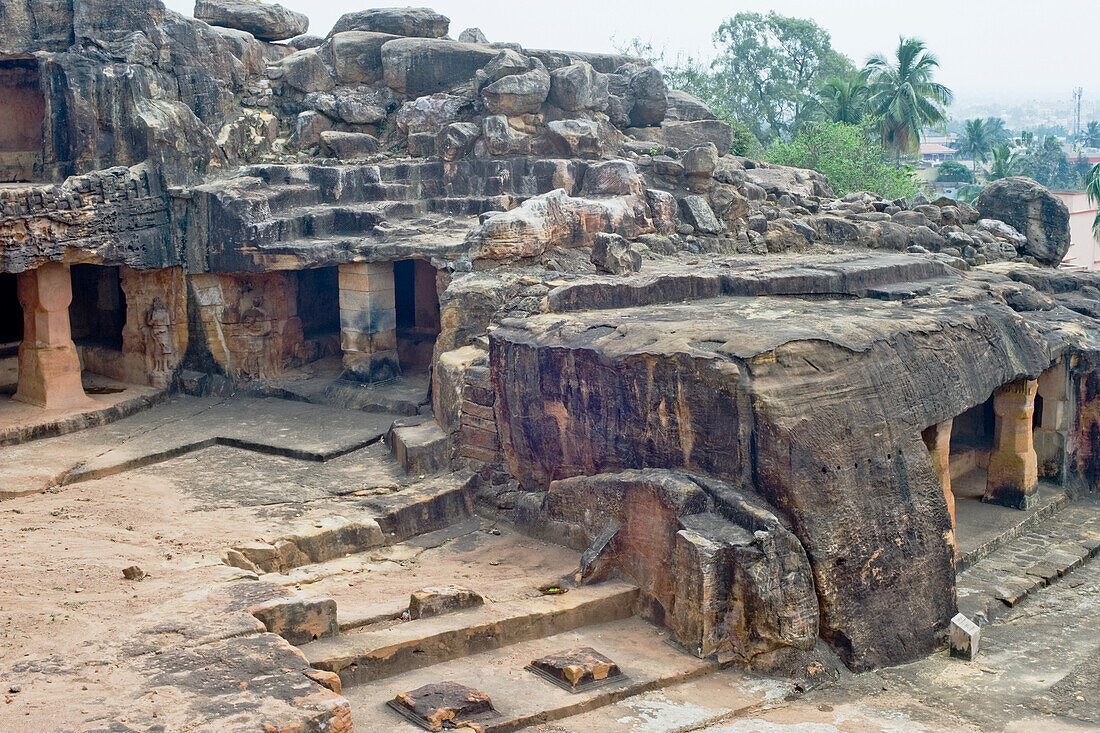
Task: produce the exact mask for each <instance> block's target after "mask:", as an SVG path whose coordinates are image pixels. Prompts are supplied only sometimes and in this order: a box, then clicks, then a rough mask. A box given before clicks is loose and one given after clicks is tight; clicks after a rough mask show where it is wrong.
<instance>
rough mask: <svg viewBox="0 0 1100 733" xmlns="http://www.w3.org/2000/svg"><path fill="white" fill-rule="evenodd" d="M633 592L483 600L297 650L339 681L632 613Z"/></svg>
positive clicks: (593, 588)
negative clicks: (462, 608) (475, 605)
mask: <svg viewBox="0 0 1100 733" xmlns="http://www.w3.org/2000/svg"><path fill="white" fill-rule="evenodd" d="M637 598H638V588H637V587H636V586H634V585H632V584H630V583H625V582H622V581H608V582H606V583H601V584H599V585H590V586H584V587H581V588H576V589H573V590H570V591H569V592H567V593H563V594H560V595H539V596H537V597H534V598H523V599H518V600H514V601H506V602H503V603H489V604H486V605H484V606H480V607H478V608H475V609H471V610H469V611H462V612H459V613H452V614H447V615H443V616H435V617H431V618H426V619H418V620H415V621H408V622H406V623H403V624H400V625H398V626H392V627H390V628H386V629H384V630H380V631H370V630H365V631H361V632H358V633H351V634H341V635H338V636H335V637H331V638H327V639H321V640H319V641H316V642H312V643H309V644H305V645H303V646H301V647H300V650H301V651H302V653H303V654H305V655H306V658H307V659H308V660H309V663H310V664H311V665H312V666H313V667H315V668H317V669H323V670H326V671H329V672H335V673H337V674H339V675H340V679H341V681H342V682H343V684H344V685H345V686H351V685H357V684H362V683H365V682H371V681H374V680H379V679H383V678H386V677H392V676H393V675H396V674H400V673H402V672H408V671H410V670H415V669H420V668H423V667H428V666H431V665H433V664H439V663H441V662H446V661H450V660H453V659H459V658H461V657H466V656H469V655H471V654H477V653H479V652H483V651H487V650H491V649H499V648H501V647H505V646H508V645H510V644H516V643H518V642H523V641H530V640H533V639H541V638H543V637H546V636H552V635H554V634H560V633H563V632H566V631H572V630H574V629H578V628H581V627H584V626H591V625H593V624H599V623H604V622H607V621H616V620H619V619H625V618H629V617H630V616H632V615H633V614H634V606H635V602H636V601H637ZM549 651H555V650H553V649H551V650H549ZM383 701H384V700H383ZM364 730H378V729H372V728H365V729H364ZM382 730H384V728H383V729H382Z"/></svg>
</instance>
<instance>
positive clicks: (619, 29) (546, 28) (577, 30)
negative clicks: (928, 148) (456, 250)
mask: <svg viewBox="0 0 1100 733" xmlns="http://www.w3.org/2000/svg"><path fill="white" fill-rule="evenodd" d="M166 3H167V5H168V6H169V7H171V8H172V9H173V10H177V11H179V12H181V13H184V14H185V15H190V14H191V11H192V9H193V8H194V4H193V2H191V1H190V0H166ZM282 4H283V5H285V6H286V7H289V8H291V9H293V10H297V11H299V12H303V13H305V14H306V15H308V16H309V17H310V20H311V27H310V32H311V33H315V34H317V35H322V36H323V35H325V34H326V33H327V32H328V30H329V28H331V27H332V25H333V23H335V22H336V19H337V18H339V17H340V15H342V14H343V13H346V12H350V11H353V10H360V9H363V8H369V7H378V6H383V5H385V4H387V3H385V0H380V1H379V2H377V3H375V4H370V3H348V2H346V1H344V2H338V1H337V0H282ZM393 4H395V5H396V4H400V3H399V2H398V3H393ZM410 4H426V5H428V6H429V7H433V8H434V9H435V10H437V11H439V12H440V13H443V14H444V15H446V16H447V17H449V18H450V19H451V35H452V36H453V37H457V35H458V33H460V32H461V31H462V30H463V29H465V28H468V27H470V26H477V27H479V28H481V29H482V30H483V31H484V32H485V34H486V36H488V38H489V40H491V41H516V42H519V43H521V44H523V45H524V46H527V47H530V48H558V49H567V50H584V51H610V50H613V44H612V42H611V38H612V37H614V38H615V39H616V40H622V41H626V40H628V39H630V38H632V37H634V36H638V37H641V38H643V39H646V40H651V41H652V42H653V44H654V45H655V46H658V47H661V46H664V47H666V48H667V49H669V50H671V51H673V52H675V51H678V50H683V51H685V52H687V53H689V54H693V55H708V54H709V53H710V51H711V48H712V46H711V41H710V38H711V34H712V33H713V32H714V30H715V28H717V27H718V25H719V24H720V23H721V22H722V20H723V19H724V18H727V17H729V16H732V15H734V14H735V13H737V12H739V11H742V10H751V11H758V12H766V11H768V10H775V11H776V12H779V13H782V14H784V15H793V16H798V17H804V18H805V17H808V18H813V19H815V20H816V21H817V22H818V23H820V24H821V25H822V26H824V27H825V28H826V29H828V30H829V32H830V33H832V36H833V46H834V47H835V48H837V49H838V50H840V51H842V52H843V53H846V54H848V55H849V56H850V57H852V58H853V59H854V60H855V61H856V62H857V63H862V62H863V61H864V60H865V59H866V57H867V56H868V55H870V54H871V53H875V52H879V51H882V52H885V51H888V50H890V48H891V47H892V46H894V45H896V43H897V36H898V35H899V34H905V35H912V36H917V37H919V38H922V39H924V40H925V41H926V42H927V43H928V44H929V45H930V46H931V48H932V49H933V50H934V51H935V52H936V53H937V54H938V55H939V57H940V61H941V64H942V74H941V77H940V78H941V80H942V81H943V82H945V83H946V84H948V85H949V86H950V87H952V88H953V89H954V90H955V91H956V93H958V94H959V95H960V96H963V97H974V96H987V95H988V96H999V97H1007V98H1010V99H1021V100H1022V99H1024V98H1029V97H1043V98H1062V99H1065V98H1068V97H1069V94H1070V90H1071V89H1072V88H1073V87H1074V86H1078V85H1079V86H1082V87H1084V88H1085V96H1086V97H1091V98H1092V99H1097V98H1100V60H1098V56H1097V53H1096V49H1097V47H1098V44H1100V38H1098V34H1100V1H1098V0H918V2H904V3H903V2H898V1H897V0H772V1H770V2H769V1H767V0H762V1H758V2H738V1H737V0H732V1H726V2H716V1H715V0H659V1H655V0H541V1H540V0H534V1H532V0H522V1H519V0H435V2H425V3H416V2H415V0H414V2H413V3H410Z"/></svg>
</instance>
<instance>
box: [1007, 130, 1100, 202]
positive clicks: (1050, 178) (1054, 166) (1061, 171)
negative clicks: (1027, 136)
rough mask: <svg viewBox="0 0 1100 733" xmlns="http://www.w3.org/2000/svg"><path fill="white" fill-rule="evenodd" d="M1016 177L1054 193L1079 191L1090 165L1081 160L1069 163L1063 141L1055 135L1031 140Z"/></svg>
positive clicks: (1021, 157)
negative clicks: (1040, 140)
mask: <svg viewBox="0 0 1100 733" xmlns="http://www.w3.org/2000/svg"><path fill="white" fill-rule="evenodd" d="M1018 165H1019V173H1018V174H1019V175H1024V176H1030V177H1031V178H1034V179H1035V180H1036V181H1038V182H1039V183H1041V184H1043V185H1044V186H1046V187H1047V188H1051V189H1055V190H1063V191H1065V190H1071V191H1072V190H1081V189H1082V188H1084V186H1085V178H1086V176H1087V175H1088V173H1089V166H1088V164H1087V163H1086V162H1084V161H1083V160H1073V161H1071V160H1069V158H1067V157H1066V153H1065V150H1063V148H1062V141H1061V140H1059V139H1058V138H1056V137H1054V136H1052V135H1051V136H1047V137H1045V138H1043V140H1042V142H1038V138H1035V137H1032V138H1031V144H1030V145H1028V146H1027V148H1026V149H1025V150H1024V152H1023V153H1022V154H1020V155H1019V157H1018Z"/></svg>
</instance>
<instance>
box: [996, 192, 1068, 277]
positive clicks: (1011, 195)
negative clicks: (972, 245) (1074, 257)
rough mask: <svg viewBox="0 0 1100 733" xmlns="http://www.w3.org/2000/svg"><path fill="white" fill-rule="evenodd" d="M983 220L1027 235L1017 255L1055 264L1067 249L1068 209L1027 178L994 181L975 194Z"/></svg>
mask: <svg viewBox="0 0 1100 733" xmlns="http://www.w3.org/2000/svg"><path fill="white" fill-rule="evenodd" d="M978 211H979V212H980V213H981V216H982V218H983V219H1000V220H1001V221H1003V222H1006V223H1007V224H1009V225H1010V226H1012V227H1013V228H1014V229H1015V230H1016V231H1018V232H1019V233H1020V234H1022V235H1024V236H1025V237H1027V244H1026V245H1024V246H1023V247H1021V248H1020V254H1023V255H1025V256H1027V255H1030V256H1031V257H1034V258H1035V259H1036V260H1038V261H1039V262H1041V263H1043V264H1044V265H1050V266H1052V267H1054V266H1056V265H1058V263H1060V262H1061V261H1062V258H1063V257H1065V256H1066V252H1067V251H1068V250H1069V245H1070V241H1069V240H1070V235H1069V208H1068V207H1067V206H1066V205H1065V203H1064V202H1063V201H1062V200H1061V199H1059V198H1058V197H1057V196H1055V195H1054V194H1052V193H1051V192H1050V191H1048V190H1047V189H1046V188H1044V187H1043V186H1041V185H1039V184H1038V183H1036V182H1035V181H1033V180H1032V179H1030V178H1023V177H1021V176H1013V177H1011V178H1002V179H1001V180H999V181H994V182H993V183H991V184H989V185H988V186H986V187H985V189H984V190H983V191H982V195H981V196H979V197H978Z"/></svg>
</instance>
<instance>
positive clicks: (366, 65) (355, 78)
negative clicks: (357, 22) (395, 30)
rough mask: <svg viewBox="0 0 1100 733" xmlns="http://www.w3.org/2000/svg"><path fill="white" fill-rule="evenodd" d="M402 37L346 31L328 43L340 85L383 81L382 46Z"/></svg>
mask: <svg viewBox="0 0 1100 733" xmlns="http://www.w3.org/2000/svg"><path fill="white" fill-rule="evenodd" d="M399 37H400V36H395V35H392V34H390V33H372V32H369V31H345V32H343V33H335V34H333V35H331V36H329V38H328V40H327V41H326V42H325V44H324V45H325V47H326V48H327V51H328V58H329V59H330V60H331V63H332V68H333V71H334V72H335V73H336V83H337V84H358V83H360V82H367V83H374V82H378V81H381V80H382V46H383V44H385V43H386V42H388V41H392V40H394V39H396V38H399Z"/></svg>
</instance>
